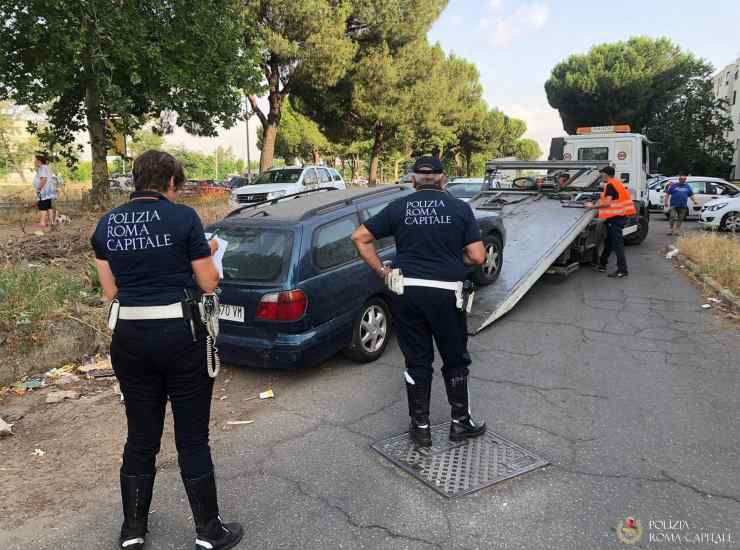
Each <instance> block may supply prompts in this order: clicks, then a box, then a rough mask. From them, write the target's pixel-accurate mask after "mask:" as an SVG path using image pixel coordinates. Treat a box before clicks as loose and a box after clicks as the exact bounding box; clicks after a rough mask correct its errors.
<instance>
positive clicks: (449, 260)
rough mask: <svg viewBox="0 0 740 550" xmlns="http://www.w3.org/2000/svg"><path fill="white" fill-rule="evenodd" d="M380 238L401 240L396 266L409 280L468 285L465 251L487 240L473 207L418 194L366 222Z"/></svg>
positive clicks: (434, 194)
mask: <svg viewBox="0 0 740 550" xmlns="http://www.w3.org/2000/svg"><path fill="white" fill-rule="evenodd" d="M365 227H367V229H368V231H370V233H372V234H373V237H375V238H376V239H382V238H384V237H390V236H393V237H394V238H395V240H396V258H395V259H394V260H393V265H394V267H398V268H400V269H401V271H402V273H403V274H404V276H405V277H415V278H418V279H431V280H436V281H462V280H464V279H465V276H466V274H467V268H466V266H465V264H464V263H463V249H464V248H465V247H466V246H467V245H469V244H470V243H474V242H476V241H480V240H481V236H480V228H479V227H478V223H477V222H476V220H475V215H474V214H473V210H472V209H471V208H470V205H469V204H468V203H466V202H464V201H461V200H460V199H457V198H455V197H453V196H452V195H450V194H448V193H444V192H441V191H434V190H422V191H417V192H416V193H413V194H411V195H407V196H405V197H401V198H399V199H396V200H394V201H393V202H391V203H390V204H388V206H386V207H385V208H384V209H383V210H381V211H380V212H378V213H377V214H376V215H375V216H373V217H372V218H370V219H369V220H367V222H365Z"/></svg>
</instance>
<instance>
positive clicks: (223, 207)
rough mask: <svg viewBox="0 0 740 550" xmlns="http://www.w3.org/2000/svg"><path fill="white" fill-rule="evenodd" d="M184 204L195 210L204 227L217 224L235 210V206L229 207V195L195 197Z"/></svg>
mask: <svg viewBox="0 0 740 550" xmlns="http://www.w3.org/2000/svg"><path fill="white" fill-rule="evenodd" d="M182 202H183V203H185V204H187V205H188V206H192V207H193V208H195V210H196V211H197V212H198V216H200V219H201V221H202V222H203V227H207V226H208V225H210V224H212V223H214V222H217V221H218V220H220V219H221V218H223V217H224V216H226V214H228V213H229V212H231V211H232V210H233V209H234V207H233V206H230V205H229V199H228V195H227V196H218V195H210V196H203V197H193V198H189V199H185V200H183V201H182Z"/></svg>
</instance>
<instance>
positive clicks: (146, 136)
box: [127, 128, 164, 158]
mask: <svg viewBox="0 0 740 550" xmlns="http://www.w3.org/2000/svg"><path fill="white" fill-rule="evenodd" d="M163 146H164V136H163V135H162V134H158V133H155V132H153V131H152V130H150V129H145V128H141V129H139V130H137V131H136V133H135V134H134V136H133V138H132V139H131V141H130V142H129V144H128V151H127V153H128V155H129V156H130V157H132V158H136V157H138V156H139V155H140V154H142V153H143V152H145V151H148V150H149V149H162V147H163Z"/></svg>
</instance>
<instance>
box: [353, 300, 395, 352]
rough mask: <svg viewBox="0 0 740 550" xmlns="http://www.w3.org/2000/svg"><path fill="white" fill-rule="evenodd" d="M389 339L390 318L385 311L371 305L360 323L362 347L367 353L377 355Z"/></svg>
mask: <svg viewBox="0 0 740 550" xmlns="http://www.w3.org/2000/svg"><path fill="white" fill-rule="evenodd" d="M387 337H388V318H387V317H386V314H385V311H383V310H382V309H381V308H380V307H378V306H377V305H375V304H371V305H370V306H369V307H368V308H367V309H365V311H364V312H363V315H362V320H361V321H360V345H361V346H362V349H363V350H364V351H365V352H366V353H376V352H377V351H378V350H379V349H381V348H382V347H383V344H385V339H386V338H387Z"/></svg>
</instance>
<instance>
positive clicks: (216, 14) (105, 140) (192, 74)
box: [0, 0, 259, 195]
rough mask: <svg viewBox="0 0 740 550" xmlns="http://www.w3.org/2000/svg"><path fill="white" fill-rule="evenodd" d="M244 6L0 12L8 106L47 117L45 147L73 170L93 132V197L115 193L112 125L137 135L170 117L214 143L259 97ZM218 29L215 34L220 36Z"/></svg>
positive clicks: (68, 2)
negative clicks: (82, 142) (109, 159)
mask: <svg viewBox="0 0 740 550" xmlns="http://www.w3.org/2000/svg"><path fill="white" fill-rule="evenodd" d="M240 7H241V3H240V2H238V1H237V0H211V1H210V2H201V1H200V0H172V1H169V2H164V3H163V2H160V1H157V0H141V1H137V2H113V3H111V2H109V1H104V0H87V1H85V2H81V1H78V0H17V1H15V2H11V3H7V2H6V3H3V4H1V5H0V20H2V21H4V24H3V25H1V26H0V98H3V97H4V98H11V99H13V100H14V101H15V102H16V103H19V104H24V105H29V106H30V107H31V108H32V109H34V110H41V109H45V110H46V114H47V117H48V121H49V124H48V127H46V128H38V127H37V128H36V129H35V130H36V132H37V133H38V134H39V137H40V138H41V140H42V141H43V142H45V143H47V144H50V145H51V144H56V145H57V146H61V147H62V148H63V152H64V154H65V155H66V156H67V158H69V159H70V161H72V162H73V161H74V158H75V154H76V153H78V150H76V146H75V135H76V133H78V132H80V131H83V130H87V131H88V132H89V134H90V142H91V148H92V152H93V155H92V156H93V161H94V169H93V180H94V186H95V187H94V191H95V194H100V195H105V194H106V193H107V176H108V174H107V168H106V164H105V156H106V150H107V148H108V147H109V146H110V143H111V138H112V135H111V131H110V127H109V126H106V121H113V123H114V124H115V126H116V127H117V128H118V129H119V130H124V131H127V132H132V131H134V130H136V129H137V128H138V127H140V126H141V125H142V124H143V123H144V122H145V121H146V120H148V119H150V118H159V117H160V113H161V112H163V111H168V112H175V113H177V117H178V118H177V121H178V124H180V125H181V126H184V127H185V128H186V129H187V130H188V131H189V132H191V133H195V134H200V135H213V134H214V133H215V129H216V127H217V126H219V125H221V126H226V127H228V126H230V125H232V124H233V122H234V120H235V118H236V117H237V116H238V114H239V111H240V94H239V92H238V89H256V87H257V85H258V84H259V77H258V74H257V73H256V72H255V70H254V65H255V62H254V61H255V58H254V52H253V50H251V49H249V48H248V47H245V44H244V40H243V39H244V29H243V25H242V23H243V19H242V13H241V11H240ZM216 29H217V32H215V30H216Z"/></svg>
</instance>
